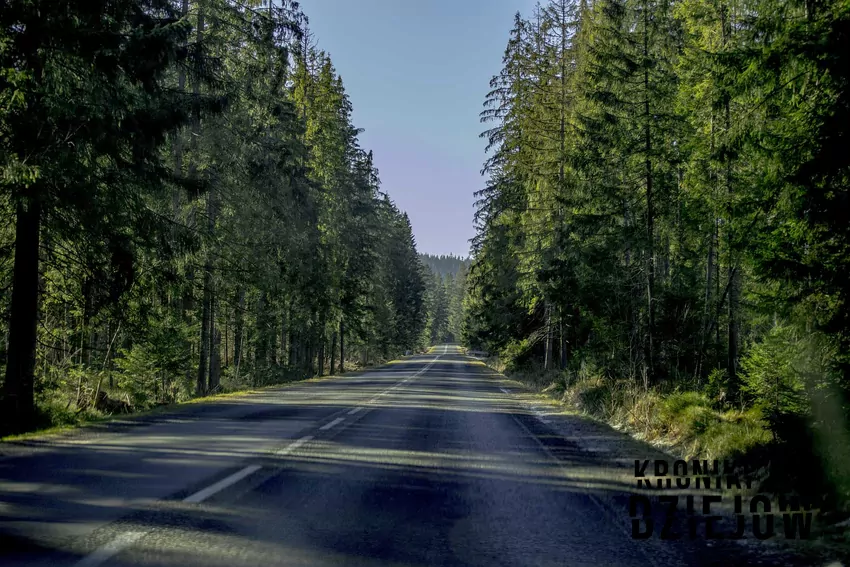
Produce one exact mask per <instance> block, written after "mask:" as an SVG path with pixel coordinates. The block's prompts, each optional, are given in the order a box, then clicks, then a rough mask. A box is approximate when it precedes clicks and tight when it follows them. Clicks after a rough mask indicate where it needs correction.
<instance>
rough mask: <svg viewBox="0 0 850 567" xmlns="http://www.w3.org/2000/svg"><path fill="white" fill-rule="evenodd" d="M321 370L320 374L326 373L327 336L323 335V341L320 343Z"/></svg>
mask: <svg viewBox="0 0 850 567" xmlns="http://www.w3.org/2000/svg"><path fill="white" fill-rule="evenodd" d="M318 364H319V368H318V369H319V372H318V375H319V376H320V377H321V376H324V375H325V338H324V337H322V341H321V342H320V343H319V362H318Z"/></svg>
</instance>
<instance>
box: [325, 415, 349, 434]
mask: <svg viewBox="0 0 850 567" xmlns="http://www.w3.org/2000/svg"><path fill="white" fill-rule="evenodd" d="M343 421H345V418H344V417H338V418H336V419H335V420H333V421H331V422H329V423H326V424H324V425H323V426H321V427H320V428H319V430H320V431H327V430H328V429H330V428H331V427H333V426H335V425H337V424H339V423H342V422H343Z"/></svg>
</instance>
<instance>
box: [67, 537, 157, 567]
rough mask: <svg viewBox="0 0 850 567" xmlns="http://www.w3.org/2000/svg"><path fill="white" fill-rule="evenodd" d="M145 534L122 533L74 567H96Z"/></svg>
mask: <svg viewBox="0 0 850 567" xmlns="http://www.w3.org/2000/svg"><path fill="white" fill-rule="evenodd" d="M147 534H148V532H124V533H123V534H121V535H119V536H118V537H116V538H115V539H113V540H112V541H110V542H109V543H107V544H106V545H104V546H102V547H100V548H98V549H97V550H95V551H94V553H92V554H91V555H89V556H87V557H85V558H83V559H81V560H80V561H78V562H77V563H76V564H75V566H74V567H97V565H102V564H103V563H105V562H107V561H109V560H110V559H112V558H113V557H114V556H116V555H118V554H119V553H121V551H123V550H124V549H126V548H128V547H130V546H131V545H133V544H134V543H136V542H137V541H139V540H140V539H142V538H143V537H144V536H145V535H147Z"/></svg>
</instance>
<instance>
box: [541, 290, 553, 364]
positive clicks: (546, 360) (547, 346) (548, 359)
mask: <svg viewBox="0 0 850 567" xmlns="http://www.w3.org/2000/svg"><path fill="white" fill-rule="evenodd" d="M545 317H546V339H545V341H544V343H543V344H544V347H543V348H544V354H543V369H544V370H549V369H550V368H551V367H552V308H551V307H550V306H549V305H548V304H547V305H546V315H545Z"/></svg>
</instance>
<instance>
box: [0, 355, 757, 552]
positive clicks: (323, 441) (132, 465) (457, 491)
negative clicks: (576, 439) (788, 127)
mask: <svg viewBox="0 0 850 567" xmlns="http://www.w3.org/2000/svg"><path fill="white" fill-rule="evenodd" d="M548 437H550V438H554V437H555V436H553V435H548ZM553 447H554V449H553ZM6 452H7V453H10V454H8V455H7V456H5V457H2V458H0V544H2V547H0V549H1V550H2V551H0V563H2V564H3V565H10V566H11V565H67V566H69V567H71V566H78V567H97V566H100V565H110V566H121V567H123V566H131V565H132V566H146V567H147V566H150V567H152V566H163V567H165V566H178V565H181V566H182V565H197V566H222V567H224V566H227V567H234V566H241V565H246V566H247V565H251V566H254V565H264V566H265V565H320V566H322V565H362V566H373V565H374V566H378V565H380V566H425V565H428V566H430V565H480V566H487V567H492V566H496V565H504V566H511V567H513V566H521V565H540V566H553V567H554V566H558V567H562V566H583V565H588V566H590V565H593V566H597V565H611V566H641V567H645V566H652V565H699V564H704V565H708V564H713V565H717V564H735V563H736V561H735V560H734V559H731V560H730V559H728V558H727V559H718V557H717V556H716V554H714V555H713V554H712V553H709V552H707V550H706V548H705V547H704V546H701V545H700V544H698V543H688V544H676V545H673V544H672V543H671V542H665V541H657V540H646V541H642V540H634V539H632V538H631V536H630V533H629V518H628V515H627V509H626V504H625V502H626V496H625V494H626V487H625V484H621V483H619V481H616V480H613V479H612V478H610V477H609V476H606V469H605V468H604V467H603V466H602V465H601V464H599V463H598V462H597V461H595V459H594V456H593V455H591V454H587V453H582V452H581V451H579V450H577V449H575V450H573V449H572V448H570V447H569V446H565V445H563V444H561V445H560V446H558V444H557V443H555V444H554V445H553V443H552V440H551V439H548V440H547V432H546V429H545V425H542V424H541V423H540V422H539V421H537V420H536V417H535V416H534V415H533V414H529V413H528V412H527V411H526V410H524V409H522V407H521V406H520V405H519V404H518V403H517V402H516V400H515V399H514V398H513V396H512V395H511V394H510V393H508V392H507V391H506V390H505V389H503V388H501V387H500V384H499V382H498V380H497V379H495V378H494V377H493V376H492V373H491V372H490V371H489V370H488V369H487V368H486V367H485V366H484V365H483V364H481V363H480V362H478V361H475V360H473V359H471V358H469V357H466V356H463V355H462V354H461V353H460V351H459V350H458V349H457V348H456V347H452V346H448V345H443V346H440V347H436V348H434V349H432V350H431V352H429V353H428V354H425V355H421V356H414V357H409V358H405V359H403V360H401V361H396V362H395V363H391V364H389V365H386V366H383V367H381V368H378V369H375V370H372V371H369V372H366V373H363V374H360V375H355V376H348V377H339V378H333V379H329V380H326V381H320V382H314V383H308V384H303V385H299V386H296V387H292V388H287V389H280V390H270V391H266V392H263V393H262V394H257V395H252V396H248V397H245V398H239V399H233V400H226V401H221V402H216V403H211V404H198V405H196V406H195V407H191V408H187V409H186V410H185V411H183V412H179V413H177V414H175V415H174V416H166V417H160V418H157V419H155V420H152V422H151V423H149V424H147V425H145V426H137V427H128V428H126V429H123V430H118V431H112V430H110V431H105V432H102V433H95V434H91V435H77V436H70V437H68V438H60V439H58V440H53V441H51V442H50V443H30V444H28V445H27V446H25V447H18V448H16V449H15V451H12V452H9V451H8V450H7V451H6ZM742 561H743V560H742Z"/></svg>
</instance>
